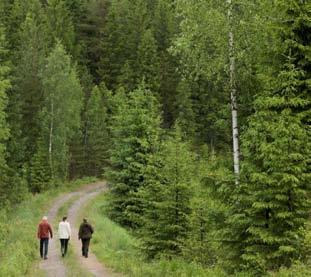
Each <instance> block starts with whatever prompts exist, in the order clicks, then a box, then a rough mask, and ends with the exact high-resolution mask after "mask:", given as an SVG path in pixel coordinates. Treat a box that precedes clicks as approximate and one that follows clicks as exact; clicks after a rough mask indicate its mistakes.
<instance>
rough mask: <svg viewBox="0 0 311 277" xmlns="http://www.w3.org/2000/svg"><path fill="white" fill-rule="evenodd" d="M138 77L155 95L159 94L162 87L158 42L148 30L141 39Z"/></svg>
mask: <svg viewBox="0 0 311 277" xmlns="http://www.w3.org/2000/svg"><path fill="white" fill-rule="evenodd" d="M137 63H138V64H137V68H138V72H137V76H138V79H140V80H144V81H145V82H146V84H147V86H148V88H150V90H151V91H152V92H154V93H158V91H159V86H160V76H159V73H160V67H159V58H158V53H157V45H156V40H155V39H154V36H153V33H152V31H151V30H150V29H148V30H146V31H145V32H144V33H143V35H142V38H141V42H140V44H139V46H138V52H137Z"/></svg>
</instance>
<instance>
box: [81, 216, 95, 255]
mask: <svg viewBox="0 0 311 277" xmlns="http://www.w3.org/2000/svg"><path fill="white" fill-rule="evenodd" d="M93 233H94V229H93V227H92V225H91V224H90V223H88V221H87V219H86V218H84V219H83V222H82V223H81V225H80V228H79V240H80V239H81V241H82V256H84V257H85V258H87V257H88V253H89V245H90V240H91V238H92V234H93Z"/></svg>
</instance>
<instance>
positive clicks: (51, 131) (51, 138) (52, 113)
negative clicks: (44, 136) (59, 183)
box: [49, 100, 54, 178]
mask: <svg viewBox="0 0 311 277" xmlns="http://www.w3.org/2000/svg"><path fill="white" fill-rule="evenodd" d="M53 128H54V103H53V100H52V101H51V122H50V139H49V162H50V170H51V177H52V178H53V177H54V175H53V173H54V170H53V161H52V145H53Z"/></svg>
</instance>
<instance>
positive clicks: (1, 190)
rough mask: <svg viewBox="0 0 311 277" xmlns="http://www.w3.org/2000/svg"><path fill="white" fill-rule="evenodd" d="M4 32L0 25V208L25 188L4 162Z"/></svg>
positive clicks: (14, 200) (6, 65)
mask: <svg viewBox="0 0 311 277" xmlns="http://www.w3.org/2000/svg"><path fill="white" fill-rule="evenodd" d="M4 34H5V32H4V29H3V27H2V26H0V172H1V174H0V175H1V176H0V200H1V201H0V208H3V207H4V206H6V204H8V203H10V204H16V203H19V202H20V201H21V200H22V199H23V196H24V195H25V193H26V191H27V188H26V186H25V183H24V182H22V180H21V179H20V178H19V177H18V175H17V174H16V172H14V171H13V170H11V169H10V168H9V167H8V165H7V162H6V159H7V153H6V142H7V139H8V138H9V126H8V123H7V115H6V107H7V94H6V91H7V90H8V89H9V88H10V86H11V84H10V80H9V76H8V74H9V70H10V68H9V63H8V60H7V58H8V53H7V50H6V45H5V36H4Z"/></svg>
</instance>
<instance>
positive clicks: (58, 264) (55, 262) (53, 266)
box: [39, 192, 79, 277]
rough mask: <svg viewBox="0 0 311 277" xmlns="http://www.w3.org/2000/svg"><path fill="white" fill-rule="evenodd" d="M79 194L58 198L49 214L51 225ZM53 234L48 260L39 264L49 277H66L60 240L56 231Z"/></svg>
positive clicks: (72, 193) (73, 193)
mask: <svg viewBox="0 0 311 277" xmlns="http://www.w3.org/2000/svg"><path fill="white" fill-rule="evenodd" d="M77 194H79V192H71V193H68V194H65V195H62V196H60V197H59V198H57V200H56V201H55V202H54V204H53V206H52V207H51V208H50V210H49V212H48V213H47V217H48V220H49V222H50V223H53V221H54V220H55V219H56V218H55V217H56V215H57V211H58V209H59V208H60V207H61V206H62V205H64V203H66V202H67V201H69V200H70V199H71V198H72V197H74V196H76V195H77ZM53 232H54V234H53V235H54V238H53V239H50V240H49V252H48V259H47V260H42V261H41V262H40V264H39V268H40V269H41V270H43V271H44V272H45V273H46V276H48V277H54V276H55V277H56V276H58V277H64V276H66V268H65V266H64V264H63V262H62V261H61V259H60V255H59V247H58V244H57V242H58V240H57V234H56V232H57V230H55V228H54V230H53Z"/></svg>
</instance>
